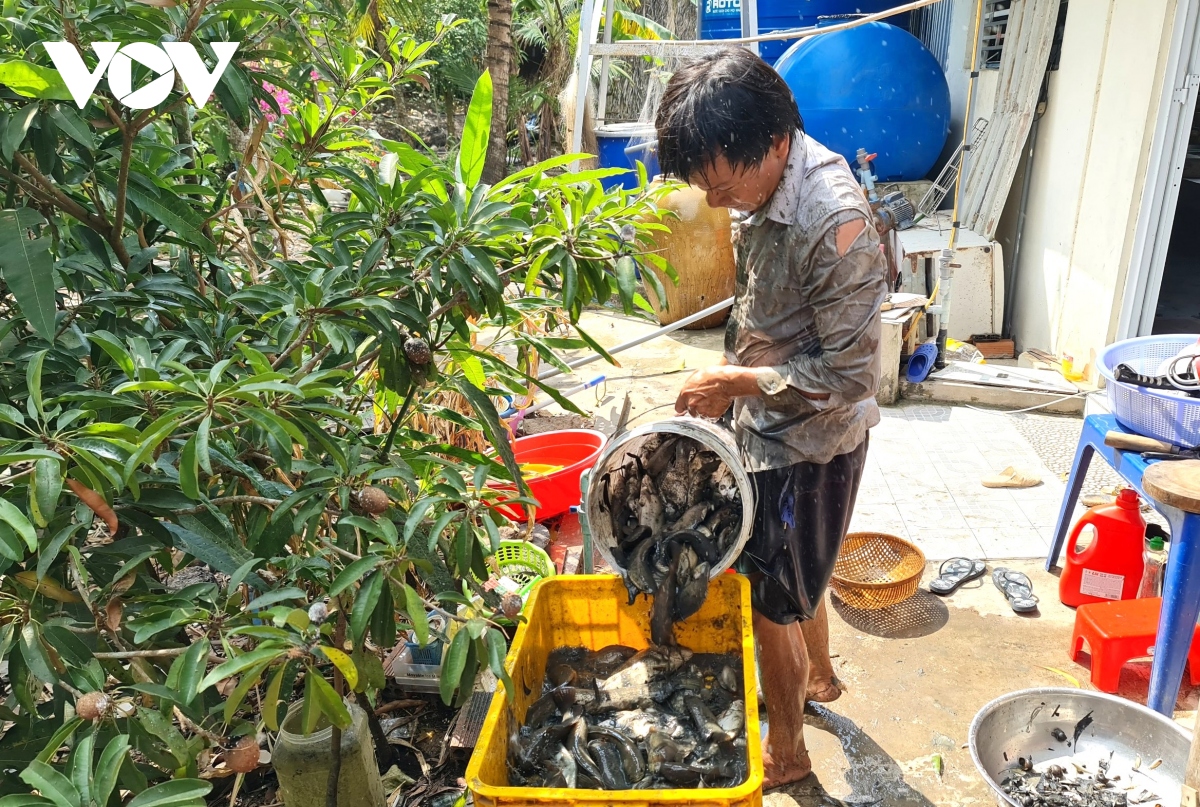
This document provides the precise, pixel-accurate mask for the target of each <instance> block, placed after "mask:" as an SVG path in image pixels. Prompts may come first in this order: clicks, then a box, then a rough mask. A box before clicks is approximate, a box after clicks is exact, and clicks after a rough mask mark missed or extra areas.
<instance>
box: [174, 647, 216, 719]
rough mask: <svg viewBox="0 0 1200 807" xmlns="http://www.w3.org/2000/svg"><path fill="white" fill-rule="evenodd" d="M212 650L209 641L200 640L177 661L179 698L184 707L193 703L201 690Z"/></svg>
mask: <svg viewBox="0 0 1200 807" xmlns="http://www.w3.org/2000/svg"><path fill="white" fill-rule="evenodd" d="M210 649H211V647H210V645H209V643H208V640H207V639H199V640H197V641H196V642H193V643H192V646H191V647H189V648H188V649H187V652H186V653H184V654H183V655H182V656H180V657H179V659H178V661H176V664H178V665H179V697H180V702H181V703H183V705H184V706H187V705H188V704H189V703H191V702H192V700H194V699H195V697H196V693H197V692H198V691H199V690H200V681H201V680H202V679H203V678H204V669H205V668H206V667H207V666H208V653H209V650H210Z"/></svg>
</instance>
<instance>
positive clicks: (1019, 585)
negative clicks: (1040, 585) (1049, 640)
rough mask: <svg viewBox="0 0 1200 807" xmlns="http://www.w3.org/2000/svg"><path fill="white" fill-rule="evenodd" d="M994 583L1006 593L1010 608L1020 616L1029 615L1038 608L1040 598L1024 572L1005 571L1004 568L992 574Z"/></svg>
mask: <svg viewBox="0 0 1200 807" xmlns="http://www.w3.org/2000/svg"><path fill="white" fill-rule="evenodd" d="M992 582H993V583H995V584H996V588H998V589H1000V590H1001V591H1002V592H1004V596H1005V598H1006V599H1007V600H1008V604H1009V606H1011V607H1012V609H1013V611H1015V612H1017V613H1018V614H1028V613H1030V612H1031V611H1036V610H1037V608H1038V598H1037V596H1036V595H1035V594H1034V593H1033V583H1031V582H1030V581H1029V577H1027V576H1026V575H1025V574H1024V573H1023V572H1015V571H1013V570H1012V569H1005V568H1004V567H1003V566H1001V567H1000V568H998V569H996V570H995V571H993V572H992Z"/></svg>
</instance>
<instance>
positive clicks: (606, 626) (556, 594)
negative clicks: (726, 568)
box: [467, 574, 763, 807]
mask: <svg viewBox="0 0 1200 807" xmlns="http://www.w3.org/2000/svg"><path fill="white" fill-rule="evenodd" d="M626 602H628V595H627V593H626V591H625V586H624V584H623V583H622V582H621V578H619V577H617V576H615V575H599V574H595V575H571V576H565V577H553V578H548V579H546V580H543V581H541V582H540V583H538V584H537V585H536V586H535V587H534V589H533V593H532V595H531V596H530V599H529V602H528V604H527V606H526V609H525V615H526V616H527V617H528V619H529V621H528V622H527V623H526V624H523V625H521V627H520V628H519V629H518V630H517V637H516V639H515V640H514V641H513V644H512V648H511V649H510V650H509V654H508V659H507V661H506V662H505V663H506V665H507V667H508V671H509V674H510V675H511V676H512V680H513V686H514V687H515V688H516V694H515V697H514V699H513V701H512V703H511V704H510V703H509V700H508V698H507V697H506V696H505V693H504V686H503V684H501V685H500V686H499V688H498V689H497V691H496V695H495V697H494V698H493V699H492V705H491V708H490V709H488V714H487V719H486V720H485V721H484V723H483V730H482V732H481V733H480V735H479V741H478V743H477V744H476V746H475V753H473V754H472V755H471V761H470V763H469V764H468V765H467V787H469V788H470V789H471V792H472V793H473V794H474V797H475V804H476V805H479V807H535V806H536V807H542V805H552V804H553V805H569V804H581V805H619V806H620V807H650V806H651V805H667V804H671V805H674V804H689V805H698V807H759V805H761V804H762V781H763V764H762V747H761V742H760V737H759V731H760V729H759V723H758V684H757V681H758V678H757V676H756V674H755V668H754V636H753V633H752V631H751V618H750V584H749V583H748V582H747V581H746V578H745V577H742V576H741V575H735V574H721V575H717V577H716V579H714V580H712V581H711V582H710V583H709V586H708V599H707V600H706V601H705V603H704V606H703V607H702V608H701V609H700V610H699V611H698V612H697V613H696V614H694V615H693V616H692V617H691V618H690V619H688V620H686V621H684V622H681V623H679V624H678V625H676V628H675V635H676V637H677V638H678V640H679V644H680V645H682V646H684V647H687V648H689V649H691V650H692V651H694V652H696V653H735V652H740V653H741V654H742V682H743V689H744V691H745V698H746V735H747V740H748V746H747V749H748V752H749V756H750V760H749V761H750V775H749V776H748V777H747V778H746V781H745V782H743V783H742V784H741V785H739V786H738V787H730V788H706V789H703V790H699V789H675V790H582V789H575V790H568V789H566V788H536V787H510V786H509V784H508V767H507V761H506V760H507V754H508V731H507V727H508V725H509V722H508V721H509V711H510V709H511V710H515V712H516V715H517V717H518V722H521V719H523V718H524V716H525V711H526V710H527V709H528V708H529V706H530V704H532V703H533V702H534V701H535V700H537V698H538V697H539V696H540V695H541V688H542V679H543V678H544V676H545V672H546V659H547V657H548V656H549V654H550V651H551V650H554V649H555V648H557V647H580V646H581V647H587V648H590V649H592V650H599V649H600V648H602V647H605V646H607V645H612V644H623V645H628V646H630V647H634V648H637V649H639V650H640V649H642V648H644V647H646V646H647V645H648V643H649V639H648V637H649V636H650V607H649V602H648V601H647V600H646V598H644V597H639V598H638V601H637V602H636V603H634V604H633V605H632V606H627V605H626V604H625V603H626Z"/></svg>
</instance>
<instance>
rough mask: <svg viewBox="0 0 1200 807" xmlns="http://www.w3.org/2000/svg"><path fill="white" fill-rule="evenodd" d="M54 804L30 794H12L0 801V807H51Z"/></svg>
mask: <svg viewBox="0 0 1200 807" xmlns="http://www.w3.org/2000/svg"><path fill="white" fill-rule="evenodd" d="M53 805H54V802H52V801H50V799H43V798H42V797H41V796H35V795H33V794H32V793H13V794H12V795H10V796H5V797H4V798H2V799H0V807H53Z"/></svg>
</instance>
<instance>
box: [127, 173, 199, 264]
mask: <svg viewBox="0 0 1200 807" xmlns="http://www.w3.org/2000/svg"><path fill="white" fill-rule="evenodd" d="M163 193H165V191H161V190H158V189H156V190H154V191H150V190H147V189H146V188H143V187H142V186H141V185H137V184H134V183H133V182H130V183H129V184H128V185H127V186H126V196H127V197H128V199H129V201H131V202H133V203H134V204H135V205H137V207H138V209H139V210H141V211H142V212H143V213H145V214H146V215H147V216H149V217H151V218H153V219H157V220H158V221H160V222H162V223H163V225H165V226H166V227H167V228H168V229H170V230H172V231H174V233H175V234H176V235H177V236H179V237H180V238H181V239H183V240H184V241H187V242H188V243H189V244H190V245H192V246H193V247H195V248H196V249H198V250H199V251H200V252H203V253H204V254H205V255H212V254H213V253H215V252H216V246H215V245H214V244H213V242H212V241H210V240H209V238H208V236H206V235H205V234H204V233H203V232H201V230H200V225H199V222H198V221H197V220H196V217H195V214H194V213H193V212H192V211H191V209H189V208H188V207H187V205H186V204H185V203H183V202H181V201H179V200H178V199H171V198H168V197H165V196H163V195H162V194H163Z"/></svg>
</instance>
